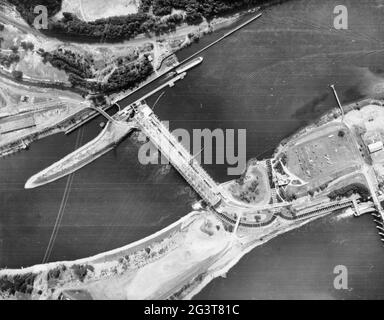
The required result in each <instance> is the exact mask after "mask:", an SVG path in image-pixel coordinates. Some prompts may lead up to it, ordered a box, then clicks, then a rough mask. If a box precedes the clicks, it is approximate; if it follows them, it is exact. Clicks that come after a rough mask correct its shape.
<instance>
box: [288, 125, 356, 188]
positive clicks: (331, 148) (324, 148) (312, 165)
mask: <svg viewBox="0 0 384 320" xmlns="http://www.w3.org/2000/svg"><path fill="white" fill-rule="evenodd" d="M286 155H287V160H286V161H287V168H288V169H289V170H290V171H291V172H292V173H293V174H295V175H296V176H298V177H299V178H301V179H303V180H304V181H310V180H313V179H320V178H321V179H326V178H328V180H334V179H336V178H337V177H338V176H340V175H343V172H344V171H345V170H348V169H350V168H352V167H356V168H357V167H358V166H359V165H360V164H361V162H362V160H361V157H360V152H359V150H358V148H357V146H356V143H355V142H354V140H353V137H352V135H351V133H350V131H349V130H348V128H347V127H346V126H344V125H343V124H340V123H337V124H331V125H327V126H323V127H320V128H319V129H317V130H316V131H314V132H313V133H310V134H309V135H306V136H305V137H304V138H301V139H299V140H298V141H297V142H296V144H295V145H294V146H292V147H289V149H288V150H287V152H286Z"/></svg>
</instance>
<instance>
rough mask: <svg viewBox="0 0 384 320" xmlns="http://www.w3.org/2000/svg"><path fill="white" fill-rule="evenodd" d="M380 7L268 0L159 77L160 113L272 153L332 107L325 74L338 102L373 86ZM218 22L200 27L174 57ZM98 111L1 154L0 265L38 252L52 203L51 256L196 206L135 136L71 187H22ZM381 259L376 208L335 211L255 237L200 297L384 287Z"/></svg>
mask: <svg viewBox="0 0 384 320" xmlns="http://www.w3.org/2000/svg"><path fill="white" fill-rule="evenodd" d="M341 4H344V5H345V6H346V7H347V9H348V13H349V29H348V30H346V31H340V30H335V29H334V28H333V17H334V14H333V10H334V7H335V6H336V5H341ZM383 5H384V1H367V0H365V1H356V0H355V1H353V0H351V1H333V0H323V1H321V2H320V1H316V0H306V1H304V0H303V1H299V0H298V1H292V2H289V3H286V4H283V5H280V6H276V7H273V8H271V9H269V10H267V11H266V12H265V13H264V15H263V17H262V18H261V19H260V20H258V21H256V22H254V23H252V24H251V25H249V26H247V27H246V28H244V29H242V30H240V31H239V32H237V33H235V34H234V35H232V36H231V37H229V38H227V39H225V40H224V41H222V42H221V43H219V44H218V45H217V46H215V47H213V48H210V49H209V50H207V51H206V52H204V54H202V56H203V57H204V62H203V63H202V64H201V65H200V66H199V67H197V68H195V69H193V70H191V71H190V72H188V75H187V77H186V78H185V79H184V80H182V81H181V82H179V83H177V84H176V86H175V87H173V88H170V89H166V90H165V94H164V96H163V97H162V98H161V99H160V101H159V102H158V104H157V106H156V109H155V111H156V113H157V114H158V115H159V117H160V118H161V119H162V120H168V121H169V122H170V128H171V129H176V128H183V129H186V130H188V131H189V132H192V130H193V129H203V128H209V129H211V130H213V129H216V128H221V129H235V130H238V129H246V133H247V135H246V137H247V141H246V155H247V159H250V158H253V157H258V158H262V157H267V156H269V155H271V153H272V152H273V149H274V148H275V147H276V145H277V144H278V143H279V141H281V140H282V139H283V138H284V137H286V136H287V135H290V134H292V133H293V132H294V131H295V130H297V129H298V128H300V127H301V126H303V125H305V124H307V123H309V122H311V121H313V120H314V119H316V118H317V117H318V116H319V115H320V114H321V113H323V112H324V111H326V110H328V109H329V108H332V107H334V106H335V101H334V100H333V97H332V94H331V92H330V90H329V88H328V85H330V84H331V83H334V84H336V87H337V89H338V92H339V95H340V97H341V99H342V102H344V103H346V102H348V101H352V100H354V99H358V98H361V97H365V96H368V95H369V96H375V97H380V94H381V92H382V87H383V84H384V81H383V78H382V73H383V70H384V65H383V64H382V61H384V59H383V55H384V54H383V52H381V51H380V50H381V49H382V47H383V46H382V43H383V40H384V33H383V32H382V31H383V30H382V26H381V23H382V16H383V15H382V14H383V12H382V11H383V10H384V7H383ZM224 32H226V30H221V31H219V32H217V33H215V34H213V35H209V36H207V37H205V38H203V39H202V40H201V41H200V43H198V44H194V45H193V46H191V47H189V48H188V49H185V50H183V51H182V52H180V54H179V58H180V59H182V58H184V57H187V56H189V55H190V54H191V53H193V52H195V51H196V50H198V49H199V48H200V47H203V46H204V45H205V44H207V43H209V42H211V41H212V40H214V39H216V38H217V37H218V36H219V35H220V34H223V33H224ZM155 98H156V97H153V98H152V99H150V100H149V101H148V103H149V104H153V103H154V100H155ZM101 121H103V119H101V118H98V119H96V120H95V121H93V122H92V123H90V124H88V125H86V126H84V127H83V128H82V129H81V130H80V131H77V132H74V133H73V134H71V135H70V136H64V135H62V134H58V135H55V136H52V137H48V138H46V139H44V140H42V141H38V142H36V143H34V144H32V146H31V148H30V150H28V151H27V152H21V153H18V154H16V155H14V156H11V157H8V158H5V159H1V160H0V188H1V191H0V267H12V268H13V267H21V266H28V265H31V264H36V263H40V262H41V261H42V259H43V257H44V254H45V250H46V247H47V244H48V241H49V239H50V237H51V233H52V228H53V225H54V223H55V221H56V218H57V215H58V213H61V216H62V218H61V223H60V228H59V231H58V233H57V236H56V237H55V241H54V246H53V249H52V253H51V255H50V256H49V261H55V260H64V259H65V260H69V259H76V258H81V257H85V256H89V255H93V254H96V253H99V252H102V251H105V250H109V249H113V248H116V247H120V246H123V245H126V244H127V243H129V242H132V241H135V240H138V239H141V238H143V237H145V236H147V235H149V234H151V233H153V232H155V231H157V230H159V229H161V228H163V227H165V226H167V225H169V224H170V223H172V222H173V221H176V220H177V219H179V218H180V217H181V216H183V215H185V214H186V213H188V212H189V211H191V204H192V203H193V202H194V201H195V200H196V196H195V194H194V193H193V192H192V191H191V190H190V188H189V187H188V186H187V185H186V183H185V182H184V181H183V179H182V178H181V177H180V176H179V175H178V174H177V173H176V172H175V170H174V169H173V168H168V167H166V166H161V165H147V166H143V165H141V164H140V163H139V161H138V156H137V154H138V152H137V151H138V143H137V142H136V140H135V138H128V139H126V140H125V141H123V142H122V143H121V144H120V145H119V146H118V147H117V148H116V149H115V150H114V151H112V152H110V153H108V154H107V155H105V156H103V157H102V158H100V159H98V160H97V161H96V162H94V163H92V164H90V165H89V166H87V167H85V168H83V169H81V170H80V171H79V172H76V173H75V174H74V176H73V181H72V183H71V184H70V185H69V188H68V192H65V187H66V184H67V178H64V179H61V180H59V181H56V182H54V183H52V184H50V185H48V186H43V187H41V188H37V189H33V190H24V189H23V185H24V183H25V181H26V180H27V179H28V178H29V177H30V176H31V175H32V174H34V173H36V172H37V171H39V170H41V169H43V168H45V167H46V166H48V165H49V164H51V163H53V162H54V161H57V160H59V159H60V158H62V157H63V156H64V155H66V154H67V153H69V152H71V151H72V150H74V148H75V146H76V141H81V144H84V143H85V142H87V141H89V140H90V139H92V138H93V137H94V136H95V135H96V134H97V133H98V132H99V131H100V130H101V129H100V127H99V123H100V122H101ZM204 167H205V169H206V170H207V171H208V172H209V173H210V174H211V175H212V176H213V177H214V179H215V180H217V181H218V182H224V181H226V180H229V179H232V178H234V177H233V176H231V177H229V176H228V175H227V170H226V167H227V166H226V165H205V166H204ZM64 194H66V196H65V197H64V196H63V195H64ZM337 265H345V266H346V267H347V269H348V275H349V278H348V280H349V281H348V287H349V289H348V290H335V289H334V287H333V279H334V277H335V275H334V274H333V270H334V267H335V266H337ZM383 267H384V249H383V247H382V244H381V242H380V240H379V237H378V234H377V232H376V228H375V225H374V223H373V219H372V217H371V216H363V217H360V218H358V219H357V218H351V217H349V218H342V219H337V218H336V217H329V218H326V219H322V220H319V221H317V222H313V223H311V224H310V225H307V226H305V227H303V228H301V229H299V230H296V231H293V232H290V233H288V234H285V235H282V236H279V237H278V238H275V239H273V240H272V241H270V242H269V243H267V244H265V245H263V246H262V247H259V248H256V249H255V250H253V251H252V252H251V253H249V254H248V255H247V256H245V257H244V258H243V259H242V260H241V261H240V262H239V263H238V265H236V266H235V267H234V268H233V269H232V270H231V271H230V272H229V273H228V275H227V278H226V279H216V280H214V281H213V282H212V283H211V284H209V285H208V286H207V287H206V288H205V289H204V290H203V291H202V292H201V293H200V294H198V295H197V297H196V298H200V299H225V298H228V299H237V298H238V299H243V298H244V299H247V298H250V299H260V298H261V299H269V298H278V299H282V298H299V299H300V298H341V299H349V298H383V297H384V277H383V274H382V273H383V271H384V268H383Z"/></svg>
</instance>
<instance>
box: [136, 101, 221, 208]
mask: <svg viewBox="0 0 384 320" xmlns="http://www.w3.org/2000/svg"><path fill="white" fill-rule="evenodd" d="M132 108H133V109H134V110H135V117H134V118H135V120H136V122H137V125H138V127H139V128H140V129H141V130H142V131H143V133H144V134H145V135H146V136H147V137H148V138H149V139H150V140H151V141H152V143H153V144H154V145H155V146H156V148H157V149H158V150H159V151H160V152H161V153H162V154H163V156H165V157H166V158H167V159H168V161H169V162H170V163H171V164H172V165H173V166H174V168H175V169H176V170H177V171H178V172H179V173H180V174H181V175H182V176H183V177H184V179H185V180H186V181H187V182H188V183H189V184H190V185H191V186H192V187H193V188H194V189H195V191H196V192H197V193H198V194H199V195H200V197H201V198H202V199H203V200H204V201H205V202H206V203H207V204H208V205H210V206H211V207H217V206H218V205H219V204H220V202H221V199H222V198H221V194H220V188H219V186H218V185H217V184H216V182H215V181H213V179H212V178H211V177H210V176H209V174H208V173H207V172H206V171H205V170H204V169H203V168H202V167H201V166H200V164H199V163H198V162H197V161H196V160H195V159H194V158H193V156H192V155H191V154H190V153H189V152H188V151H187V150H186V149H185V148H184V146H183V145H182V144H181V143H180V142H179V141H177V139H176V138H175V136H173V135H172V133H171V132H169V130H168V129H167V128H166V127H165V126H164V125H163V124H162V123H161V122H160V120H159V118H158V117H157V116H156V115H155V114H154V113H153V111H152V109H151V108H150V107H149V106H148V105H147V104H145V103H144V102H142V101H140V102H136V103H134V104H133V105H132Z"/></svg>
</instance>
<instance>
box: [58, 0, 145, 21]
mask: <svg viewBox="0 0 384 320" xmlns="http://www.w3.org/2000/svg"><path fill="white" fill-rule="evenodd" d="M139 5H140V1H139V0H109V1H105V0H64V1H63V4H62V7H61V11H60V12H59V13H58V14H57V15H56V17H57V18H59V19H60V18H61V17H62V16H63V12H71V13H73V14H75V15H76V16H77V17H78V18H80V19H82V20H84V21H94V20H96V19H100V18H108V17H113V16H122V15H127V14H132V13H137V11H138V9H139Z"/></svg>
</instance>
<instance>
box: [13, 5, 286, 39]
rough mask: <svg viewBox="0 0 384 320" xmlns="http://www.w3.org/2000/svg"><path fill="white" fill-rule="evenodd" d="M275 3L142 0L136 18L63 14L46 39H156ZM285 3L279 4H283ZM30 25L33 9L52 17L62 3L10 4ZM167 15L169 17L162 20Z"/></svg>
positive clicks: (33, 16) (132, 16) (131, 16)
mask: <svg viewBox="0 0 384 320" xmlns="http://www.w3.org/2000/svg"><path fill="white" fill-rule="evenodd" d="M275 1H276V0H143V1H142V3H141V6H140V8H139V12H138V13H136V14H130V15H126V16H116V17H110V18H105V19H98V20H95V21H91V22H85V21H82V20H80V19H78V18H77V17H76V16H75V15H73V14H71V13H65V12H64V13H63V16H64V17H63V19H61V20H60V21H52V19H50V20H49V27H48V30H46V31H43V32H45V33H47V34H48V35H50V34H52V35H55V36H57V37H60V36H62V37H69V36H70V37H71V40H76V38H79V39H81V40H88V41H100V40H103V41H110V42H115V41H123V40H129V39H132V38H134V37H135V36H137V35H139V34H148V33H155V34H157V35H159V34H164V33H168V32H171V31H174V30H175V28H176V27H177V26H178V25H180V24H181V23H184V22H186V23H188V24H199V23H201V22H202V20H203V18H206V19H208V20H210V19H212V18H213V17H215V16H220V15H224V14H227V13H230V12H233V11H234V10H239V9H241V8H248V7H254V6H261V5H264V4H268V3H271V2H275ZM283 1H284V0H280V2H283ZM9 2H10V3H11V4H14V5H15V6H16V8H17V9H18V11H19V12H20V14H21V15H22V16H23V18H24V19H26V21H27V22H28V23H29V24H32V23H33V21H34V18H35V17H36V14H35V13H34V8H35V6H37V5H44V6H46V7H47V9H48V16H49V17H53V16H54V15H55V14H56V13H58V12H59V11H60V10H61V4H62V0H9ZM173 9H179V10H183V11H184V12H185V16H184V15H182V14H177V13H175V14H172V15H171V13H172V10H173ZM166 15H168V17H164V16H166Z"/></svg>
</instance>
